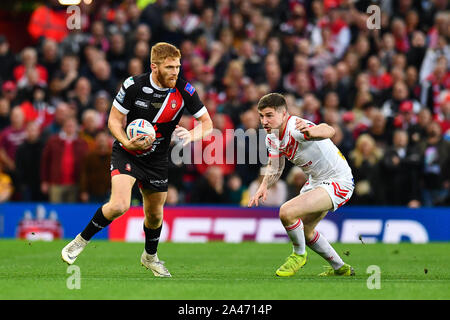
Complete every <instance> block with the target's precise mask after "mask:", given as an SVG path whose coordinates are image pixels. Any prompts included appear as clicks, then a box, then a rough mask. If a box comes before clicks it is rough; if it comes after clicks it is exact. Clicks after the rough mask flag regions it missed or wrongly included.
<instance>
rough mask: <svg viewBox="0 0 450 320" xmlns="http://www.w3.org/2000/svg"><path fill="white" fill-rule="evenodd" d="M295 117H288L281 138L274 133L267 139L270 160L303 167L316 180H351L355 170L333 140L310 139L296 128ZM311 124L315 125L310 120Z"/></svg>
mask: <svg viewBox="0 0 450 320" xmlns="http://www.w3.org/2000/svg"><path fill="white" fill-rule="evenodd" d="M296 119H300V118H299V117H296V116H290V117H289V118H288V121H287V124H286V127H285V129H284V132H282V133H281V134H280V137H279V138H278V137H277V136H276V135H275V134H274V133H270V134H268V135H267V136H266V146H267V149H268V151H269V157H272V158H273V157H282V156H284V157H285V158H286V159H287V160H289V161H291V162H292V163H293V164H295V165H296V166H298V167H300V168H302V170H303V171H304V172H305V174H306V175H307V176H309V177H310V178H312V179H313V180H316V181H318V180H329V179H333V178H350V179H351V178H352V171H351V169H350V166H349V165H348V163H347V160H345V157H344V156H343V155H342V153H341V152H340V151H339V149H338V148H337V147H336V146H335V145H334V143H333V142H332V141H331V140H330V139H323V140H314V141H313V140H308V138H306V137H305V135H304V134H303V133H301V132H300V131H298V130H297V129H296V128H295V122H296ZM302 120H304V121H305V122H306V123H307V124H308V125H310V126H315V124H314V123H312V122H311V121H308V120H305V119H302Z"/></svg>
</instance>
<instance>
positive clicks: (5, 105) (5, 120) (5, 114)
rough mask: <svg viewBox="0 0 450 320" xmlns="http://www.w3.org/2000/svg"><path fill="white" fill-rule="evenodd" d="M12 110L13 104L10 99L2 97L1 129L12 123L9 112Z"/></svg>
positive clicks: (0, 103) (0, 99) (0, 107)
mask: <svg viewBox="0 0 450 320" xmlns="http://www.w3.org/2000/svg"><path fill="white" fill-rule="evenodd" d="M10 112H11V105H10V103H9V100H8V99H6V98H2V97H0V131H1V130H3V129H4V128H6V127H7V126H9V125H10V124H11V121H10V118H9V113H10Z"/></svg>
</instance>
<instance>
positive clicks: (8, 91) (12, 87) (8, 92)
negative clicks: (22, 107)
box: [2, 80, 21, 106]
mask: <svg viewBox="0 0 450 320" xmlns="http://www.w3.org/2000/svg"><path fill="white" fill-rule="evenodd" d="M17 94H18V92H17V85H16V84H15V82H14V81H12V80H8V81H5V82H4V83H3V85H2V96H3V97H4V98H5V99H7V100H8V102H9V104H10V105H11V106H16V105H17V104H19V103H20V102H21V101H20V99H19V97H18V96H17Z"/></svg>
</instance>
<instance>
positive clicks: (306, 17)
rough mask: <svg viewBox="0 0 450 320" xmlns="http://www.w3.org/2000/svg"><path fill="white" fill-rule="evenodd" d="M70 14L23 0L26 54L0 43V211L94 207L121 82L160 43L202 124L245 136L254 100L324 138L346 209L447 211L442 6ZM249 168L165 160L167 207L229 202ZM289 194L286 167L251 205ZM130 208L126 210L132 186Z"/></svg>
mask: <svg viewBox="0 0 450 320" xmlns="http://www.w3.org/2000/svg"><path fill="white" fill-rule="evenodd" d="M371 4H377V5H379V7H380V8H381V19H380V23H381V25H380V29H369V28H368V27H367V23H366V21H367V18H368V14H367V13H366V10H367V7H368V6H369V5H371ZM79 8H80V9H81V20H80V21H81V26H80V29H73V30H69V29H68V28H67V25H66V20H67V16H68V15H67V13H66V7H63V6H60V5H58V4H57V1H48V2H47V3H40V4H39V3H38V4H36V5H35V7H34V8H33V12H32V14H31V18H30V19H29V21H27V22H26V23H27V24H28V25H27V30H28V33H29V34H28V36H30V37H31V38H32V39H33V45H31V46H26V47H23V48H20V50H17V51H15V52H13V51H12V50H11V46H10V43H11V41H14V39H11V34H9V35H0V85H1V87H0V88H1V96H0V130H1V131H0V164H1V165H0V172H1V174H0V201H50V202H77V201H82V202H94V201H96V202H102V201H105V200H106V199H107V198H108V196H109V191H110V190H109V188H110V172H109V161H110V153H111V143H112V137H111V136H110V134H109V131H108V129H107V118H108V113H109V110H110V107H111V104H112V99H113V98H114V96H115V94H116V93H117V91H118V88H119V86H120V84H121V83H122V82H123V81H124V80H125V79H126V78H127V77H129V76H134V75H137V74H140V73H143V72H148V71H149V70H150V61H149V53H150V48H151V46H152V45H153V44H154V43H156V42H158V41H165V42H170V43H172V44H175V45H176V46H178V47H179V48H180V49H181V52H182V60H181V62H182V70H181V76H182V77H183V78H185V79H186V80H188V81H189V82H191V83H192V84H193V85H194V87H195V88H196V90H197V92H198V94H199V95H200V98H201V100H202V101H203V102H204V103H205V105H206V107H207V108H208V110H209V112H210V114H211V117H212V119H213V122H214V127H215V128H217V129H219V130H221V131H222V132H225V130H226V129H237V128H242V129H244V130H250V131H247V132H252V133H253V134H255V135H259V134H261V131H259V130H258V129H260V125H259V116H258V113H257V111H256V103H257V101H258V100H259V98H260V97H261V96H262V95H264V94H266V93H268V92H279V93H283V94H285V95H286V98H287V101H288V103H289V106H288V107H289V112H290V114H292V115H298V116H300V117H303V118H306V119H308V120H311V121H313V122H315V123H319V122H326V123H328V124H330V125H332V126H333V127H334V128H335V129H336V135H335V137H334V138H333V141H334V143H335V144H336V145H337V146H338V147H339V148H340V150H341V151H342V153H343V154H344V155H345V157H346V158H347V160H348V161H349V163H350V165H351V167H352V170H353V174H354V178H355V181H356V188H355V192H354V195H353V197H352V199H351V201H350V202H349V203H350V204H368V205H372V204H376V205H407V206H410V207H419V206H437V205H449V204H450V196H449V187H450V72H449V70H450V68H449V67H450V43H449V41H450V13H449V12H450V11H449V9H450V6H449V3H448V1H446V0H430V1H424V0H423V1H419V0H417V1H416V0H398V1H395V0H391V1H390V0H383V1H381V2H380V3H378V2H376V1H351V0H324V1H319V0H313V1H308V0H304V1H302V0H285V1H283V0H249V1H240V0H217V1H208V0H191V1H189V0H174V1H168V0H167V1H164V0H156V1H151V0H147V1H134V0H124V1H93V2H92V3H91V4H90V5H86V4H85V3H84V2H83V1H82V2H81V4H80V5H79ZM20 36H21V35H20V34H16V35H13V37H20ZM180 125H182V126H185V127H187V128H188V129H190V128H192V126H193V120H192V118H191V117H190V116H189V115H186V116H183V118H182V120H181V122H180ZM252 130H253V131H252ZM228 142H229V141H225V142H224V145H223V147H225V144H226V143H228ZM208 143H215V142H214V141H210V142H204V146H203V147H206V146H207V145H208ZM245 147H246V148H249V141H247V144H246V146H245ZM261 170H262V166H261V164H252V165H242V164H238V165H235V164H218V165H206V164H200V165H179V166H177V165H175V164H173V163H172V164H171V166H170V175H169V183H170V187H169V193H168V199H167V203H168V204H182V203H224V204H243V205H245V204H246V203H247V200H248V198H249V195H251V194H252V193H254V192H255V191H256V188H257V185H256V181H257V180H258V179H260V177H259V174H260V171H261ZM304 183H305V176H304V174H303V173H302V171H301V170H300V169H299V168H296V167H292V166H291V165H289V163H287V168H286V169H285V172H284V174H283V176H282V179H281V180H280V181H279V183H278V184H277V185H276V186H275V187H274V188H272V189H271V191H270V194H269V197H268V199H267V201H266V203H265V205H270V206H278V205H280V204H281V203H283V202H285V201H286V200H287V199H289V198H292V197H293V196H295V195H296V194H298V192H299V190H300V188H301V186H302V185H303V184H304ZM133 197H134V200H133V201H134V203H135V204H136V203H138V202H139V200H140V198H139V197H140V195H139V191H138V190H134V196H133Z"/></svg>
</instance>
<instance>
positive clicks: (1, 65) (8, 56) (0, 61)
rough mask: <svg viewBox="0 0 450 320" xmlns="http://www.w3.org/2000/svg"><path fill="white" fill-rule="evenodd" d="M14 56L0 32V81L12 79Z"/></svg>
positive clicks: (14, 64) (14, 63)
mask: <svg viewBox="0 0 450 320" xmlns="http://www.w3.org/2000/svg"><path fill="white" fill-rule="evenodd" d="M15 66H16V57H15V55H14V53H12V52H11V50H10V48H9V42H8V40H7V39H6V37H5V36H4V35H1V34H0V83H3V82H4V81H7V80H12V79H13V70H14V67H15Z"/></svg>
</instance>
